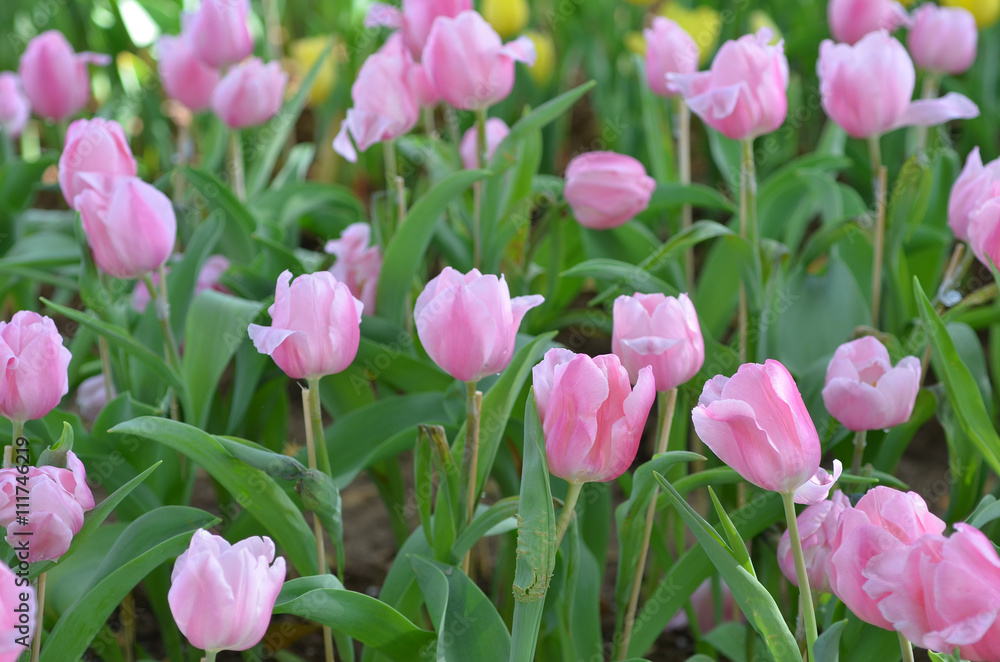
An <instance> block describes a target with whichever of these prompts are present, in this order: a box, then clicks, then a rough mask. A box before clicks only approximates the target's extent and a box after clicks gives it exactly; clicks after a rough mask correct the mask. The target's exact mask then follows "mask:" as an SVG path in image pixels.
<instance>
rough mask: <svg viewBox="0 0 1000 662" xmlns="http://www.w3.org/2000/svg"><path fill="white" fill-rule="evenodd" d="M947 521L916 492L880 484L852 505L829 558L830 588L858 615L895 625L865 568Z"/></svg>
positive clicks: (888, 627)
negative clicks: (870, 589)
mask: <svg viewBox="0 0 1000 662" xmlns="http://www.w3.org/2000/svg"><path fill="white" fill-rule="evenodd" d="M944 528H945V524H944V522H943V521H941V519H939V518H938V517H936V516H934V515H932V514H931V513H930V512H929V511H928V510H927V504H926V503H924V500H923V499H922V498H920V495H919V494H917V493H916V492H900V491H899V490H895V489H893V488H891V487H884V486H881V485H879V486H877V487H874V488H872V489H871V490H870V491H869V492H868V493H867V494H865V495H864V496H863V497H861V500H860V501H858V505H857V506H855V507H854V508H847V509H846V510H845V511H844V513H843V514H842V515H841V518H840V525H839V527H838V530H837V534H836V535H835V536H834V539H833V544H832V545H831V551H830V556H829V558H828V559H827V567H826V572H827V577H828V578H829V581H830V589H831V590H832V592H833V593H834V595H836V596H837V597H838V598H840V600H841V602H843V603H844V604H845V605H847V608H848V609H850V610H851V611H852V612H854V615H855V616H857V617H858V618H860V619H861V620H863V621H865V622H866V623H871V624H872V625H877V626H878V627H880V628H884V629H886V630H892V629H893V626H892V623H890V622H889V621H888V620H886V618H885V617H884V616H883V615H882V613H881V612H880V611H879V608H878V604H877V602H876V601H875V600H873V599H872V598H871V597H869V595H868V594H867V593H866V592H865V590H864V584H865V574H864V573H865V569H866V567H867V566H868V562H869V561H870V560H871V559H872V558H873V557H874V556H876V555H877V554H880V553H882V552H884V551H886V550H889V549H893V548H896V547H902V546H905V545H909V544H911V543H913V542H914V541H915V540H917V539H918V538H919V537H920V536H922V535H925V534H928V533H929V534H940V533H941V532H942V531H944Z"/></svg>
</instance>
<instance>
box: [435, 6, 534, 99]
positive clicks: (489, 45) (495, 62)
mask: <svg viewBox="0 0 1000 662" xmlns="http://www.w3.org/2000/svg"><path fill="white" fill-rule="evenodd" d="M536 55H537V54H536V53H535V45H534V43H533V42H532V41H531V39H529V38H528V37H519V38H518V39H516V40H514V41H512V42H509V43H507V44H504V43H503V42H502V41H501V39H500V35H498V34H497V33H496V31H495V30H494V29H493V28H491V27H490V25H489V23H487V22H486V21H485V20H484V19H483V17H482V16H480V15H479V14H477V13H476V12H474V11H466V12H462V13H461V14H459V15H458V16H456V17H455V18H443V17H439V18H438V19H437V20H436V21H434V25H433V26H432V27H431V34H430V36H429V37H428V38H427V45H426V46H424V52H423V57H422V61H423V63H424V66H425V67H427V75H428V77H429V78H430V80H431V83H432V84H433V85H434V87H435V88H436V89H437V91H438V93H439V94H440V95H441V97H442V98H443V99H444V100H445V101H447V102H448V103H450V104H451V105H452V106H454V107H455V108H459V109H461V110H479V111H481V110H484V109H486V108H488V107H490V106H492V105H493V104H495V103H497V102H498V101H502V100H504V99H506V98H507V95H509V94H510V91H511V90H512V89H513V87H514V62H524V63H526V64H528V65H531V64H534V62H535V57H536Z"/></svg>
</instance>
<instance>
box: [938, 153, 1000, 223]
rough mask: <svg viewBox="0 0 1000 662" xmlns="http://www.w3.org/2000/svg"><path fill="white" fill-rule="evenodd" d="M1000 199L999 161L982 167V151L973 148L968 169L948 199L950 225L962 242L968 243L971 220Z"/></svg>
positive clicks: (966, 164)
mask: <svg viewBox="0 0 1000 662" xmlns="http://www.w3.org/2000/svg"><path fill="white" fill-rule="evenodd" d="M998 197H1000V159H994V160H992V161H990V162H989V163H987V164H986V165H985V166H983V160H982V158H981V157H980V156H979V148H978V147H973V148H972V151H971V152H969V156H968V158H967V159H966V160H965V167H964V168H962V172H961V173H960V174H959V175H958V179H956V180H955V183H954V184H953V185H952V187H951V194H950V196H949V197H948V225H949V226H950V227H951V230H952V232H954V233H955V236H956V237H957V238H958V239H961V240H962V241H968V240H969V219H970V217H971V216H972V213H973V212H975V211H976V210H978V209H979V208H980V207H982V206H983V204H985V203H986V202H987V201H988V200H990V199H991V198H998Z"/></svg>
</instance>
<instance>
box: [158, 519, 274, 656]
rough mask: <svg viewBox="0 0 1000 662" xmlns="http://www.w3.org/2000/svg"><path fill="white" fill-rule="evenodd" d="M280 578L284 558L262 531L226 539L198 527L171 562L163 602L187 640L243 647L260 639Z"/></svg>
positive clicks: (206, 645)
mask: <svg viewBox="0 0 1000 662" xmlns="http://www.w3.org/2000/svg"><path fill="white" fill-rule="evenodd" d="M272 562H273V563H272ZM284 581H285V559H283V558H282V557H280V556H279V557H278V558H277V559H275V557H274V542H273V541H272V540H271V539H270V538H268V537H267V536H264V537H263V538H261V537H258V536H254V537H252V538H246V539H245V540H241V541H239V542H238V543H236V544H235V545H230V544H229V543H228V542H226V540H225V539H224V538H223V537H222V536H213V535H212V534H210V533H209V532H208V531H206V530H204V529H198V530H197V531H195V533H194V535H193V536H192V537H191V544H190V546H189V547H188V548H187V550H186V551H185V552H184V553H183V554H181V555H180V556H178V557H177V561H176V562H175V563H174V570H173V572H172V573H171V574H170V591H169V592H168V593H167V602H168V603H169V604H170V613H171V614H173V616H174V620H175V621H176V622H177V627H178V628H180V631H181V632H183V633H184V636H185V637H187V639H188V641H190V642H191V644H192V645H194V646H196V647H197V648H201V649H203V650H206V651H220V650H231V651H243V650H247V649H248V648H252V647H253V646H255V645H256V644H257V642H259V641H260V640H261V639H263V637H264V634H265V633H266V632H267V626H268V625H269V624H270V622H271V612H273V611H274V603H275V601H276V600H277V599H278V593H279V592H280V591H281V587H282V585H283V584H284Z"/></svg>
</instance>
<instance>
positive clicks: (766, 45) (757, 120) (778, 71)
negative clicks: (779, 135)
mask: <svg viewBox="0 0 1000 662" xmlns="http://www.w3.org/2000/svg"><path fill="white" fill-rule="evenodd" d="M770 40H771V31H770V30H768V29H767V28H762V29H761V30H760V31H759V32H757V34H755V35H744V36H743V37H740V38H739V39H738V40H736V41H727V42H726V43H724V44H723V45H722V48H720V49H719V52H718V53H717V54H716V56H715V59H714V60H712V67H711V69H710V70H709V71H703V72H698V73H691V74H677V73H668V74H667V81H668V83H669V85H670V86H672V87H673V89H678V90H680V93H681V94H682V95H684V100H685V101H686V102H687V104H688V106H689V107H690V108H691V111H692V112H693V113H695V114H696V115H698V117H700V118H701V119H702V121H703V122H705V123H706V124H708V125H709V126H710V127H712V128H713V129H715V130H716V131H719V132H720V133H722V134H723V135H724V136H726V137H727V138H732V139H733V140H745V139H750V138H755V137H757V136H759V135H762V134H765V133H770V132H771V131H774V130H775V129H777V128H778V127H779V126H781V123H782V122H784V121H785V116H786V115H787V114H788V97H787V91H788V59H787V58H785V50H784V45H783V44H782V43H780V42H779V43H778V44H776V45H771V44H770Z"/></svg>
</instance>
